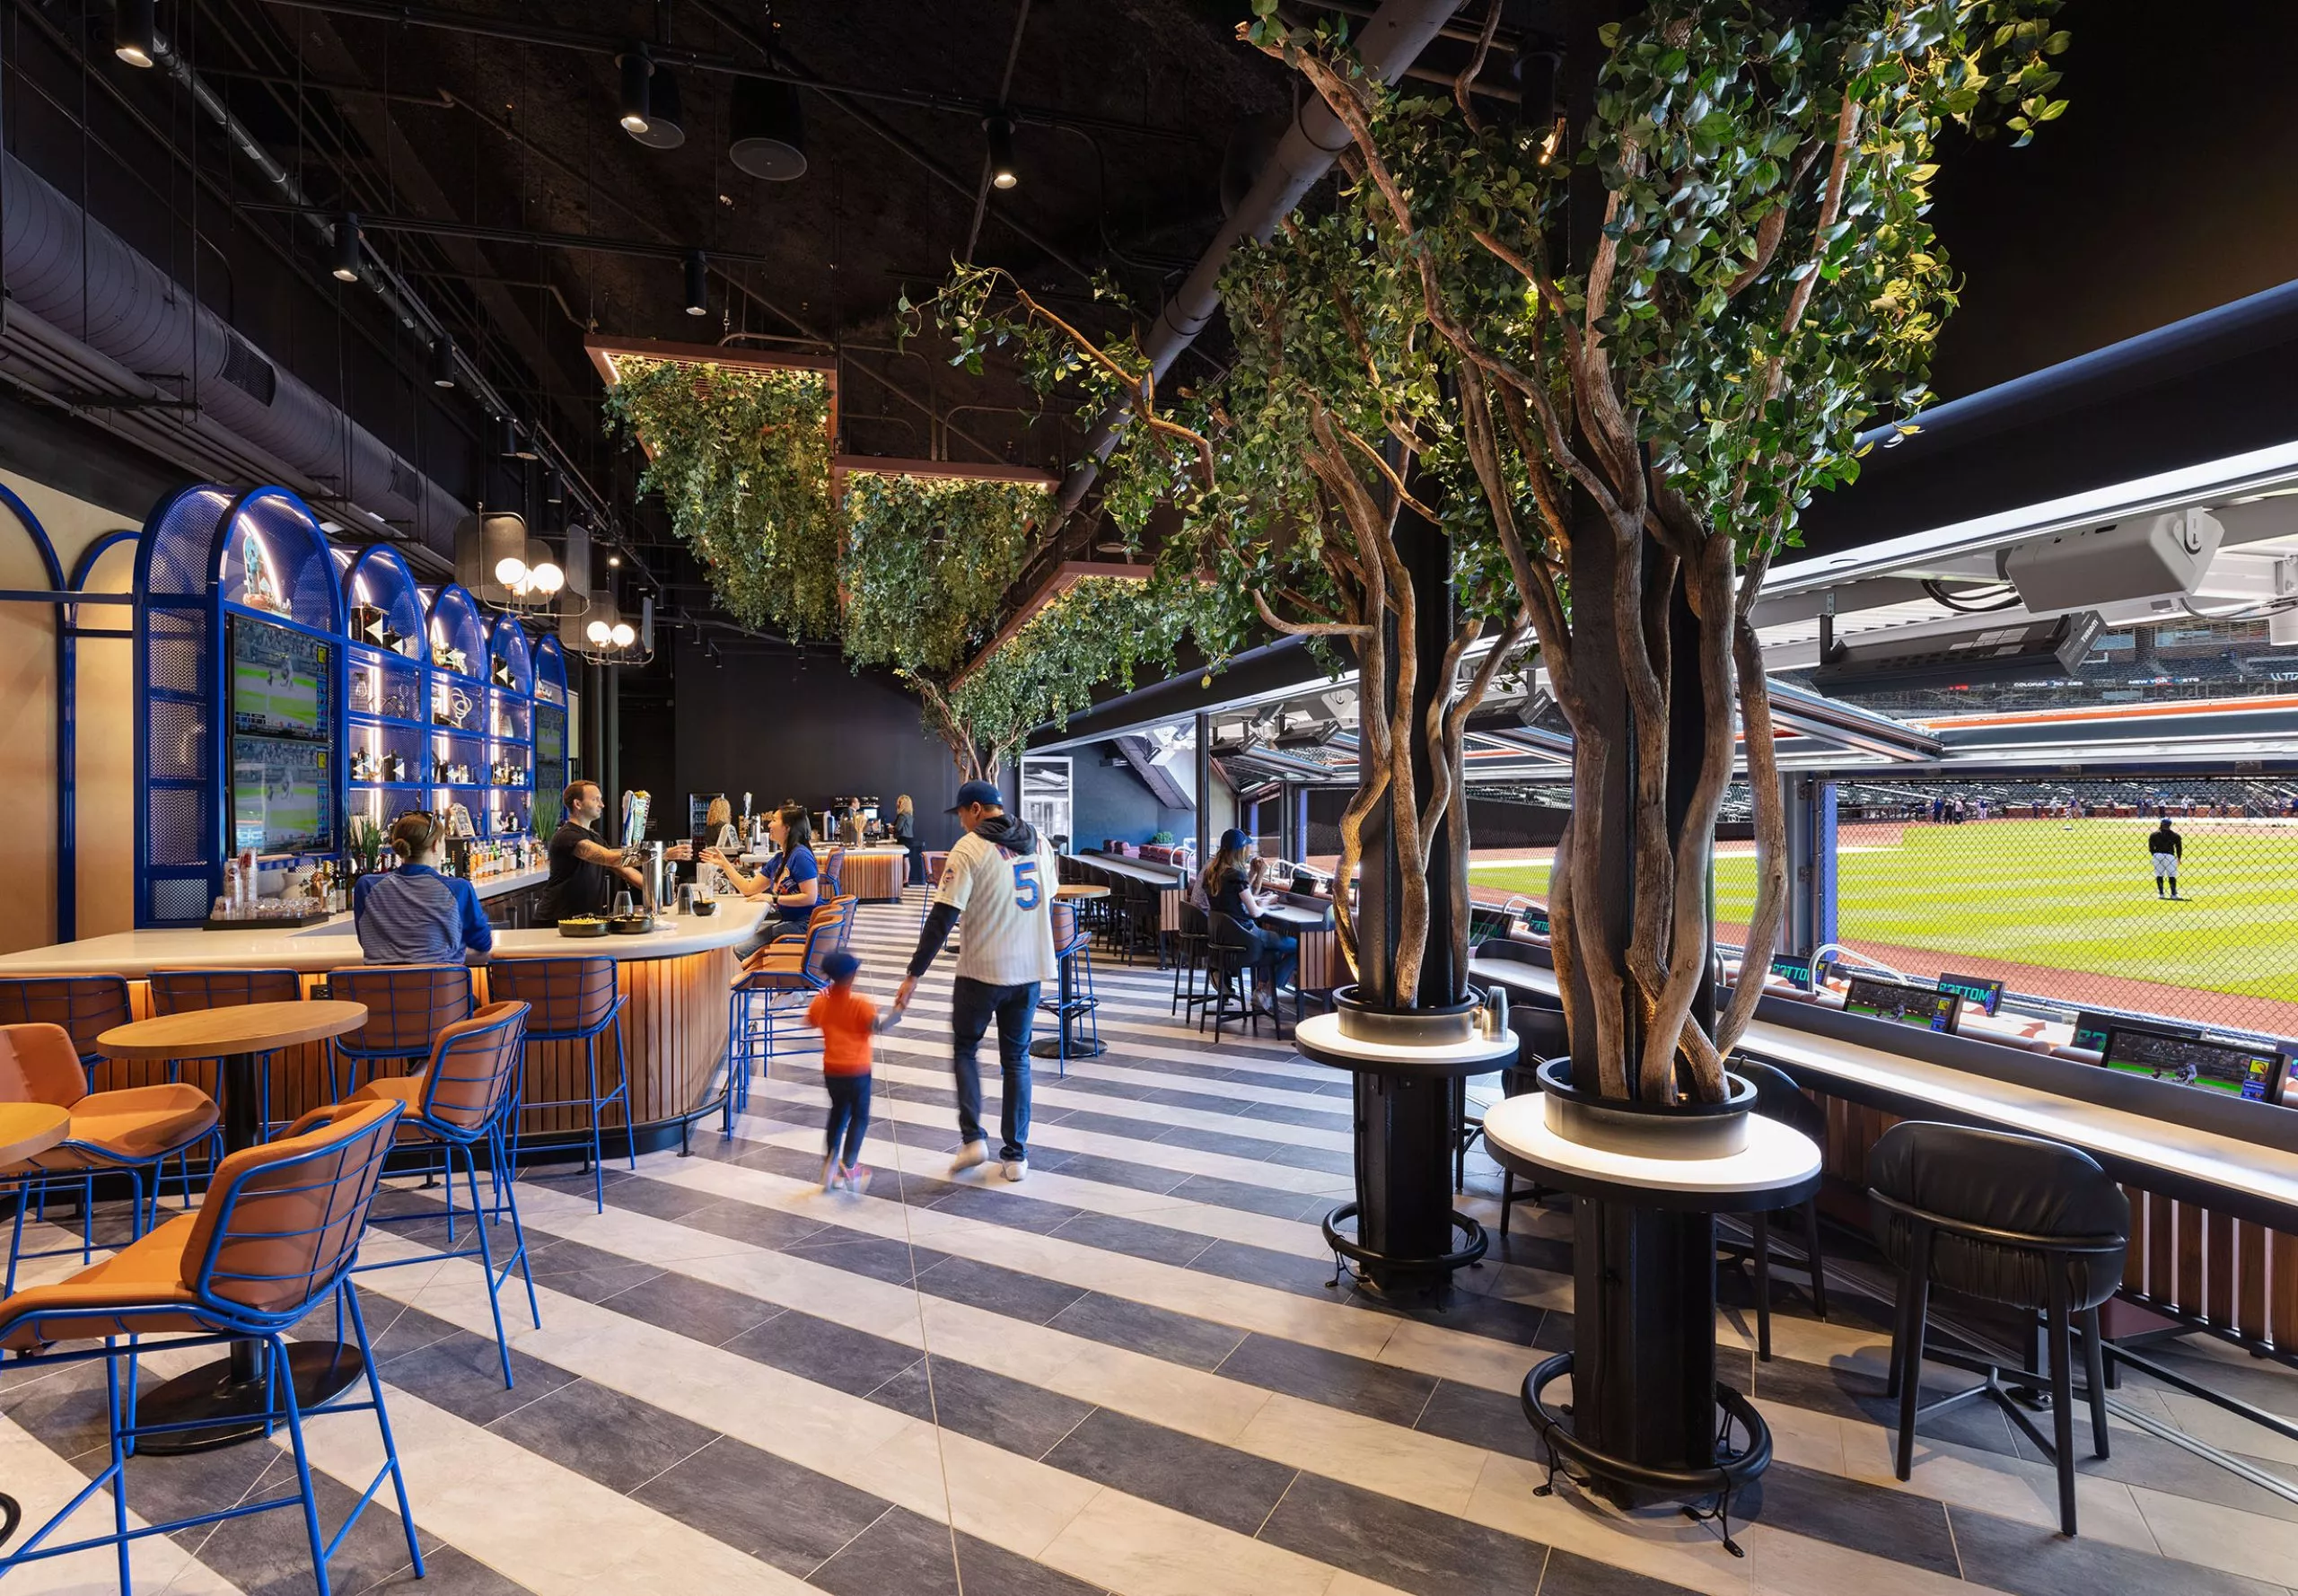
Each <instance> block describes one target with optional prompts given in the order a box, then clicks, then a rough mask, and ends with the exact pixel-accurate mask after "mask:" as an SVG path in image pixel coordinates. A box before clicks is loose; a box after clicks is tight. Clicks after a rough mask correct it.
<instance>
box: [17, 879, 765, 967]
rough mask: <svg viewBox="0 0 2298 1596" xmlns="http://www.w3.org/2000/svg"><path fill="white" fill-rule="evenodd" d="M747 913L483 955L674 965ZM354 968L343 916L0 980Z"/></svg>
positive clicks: (50, 953)
mask: <svg viewBox="0 0 2298 1596" xmlns="http://www.w3.org/2000/svg"><path fill="white" fill-rule="evenodd" d="M511 879H513V880H516V879H517V878H515V877H513V878H511ZM489 884H490V885H492V884H493V883H492V882H490V883H489ZM747 907H748V906H745V905H737V904H733V903H724V904H722V905H721V906H720V908H719V910H718V912H717V913H716V914H715V915H707V916H688V915H671V914H664V915H661V916H657V917H656V920H655V925H654V929H653V930H652V931H650V932H647V933H645V934H644V935H640V936H615V935H611V934H610V935H606V936H561V935H559V934H558V932H557V928H556V927H545V928H543V929H540V930H533V931H497V932H496V934H495V951H493V952H492V953H490V954H488V955H487V957H488V958H490V959H544V958H549V957H552V956H554V955H557V956H577V957H584V958H607V959H676V958H680V957H682V956H683V955H685V954H688V953H703V952H707V951H710V950H712V949H714V948H723V947H725V946H726V945H728V944H729V943H734V942H737V941H739V940H741V937H742V936H744V935H745V934H748V933H749V931H750V929H751V927H753V926H754V925H757V924H758V911H757V910H755V909H751V910H750V912H749V913H744V912H743V909H744V908H747ZM359 962H360V957H359V939H358V937H357V935H356V934H355V933H354V932H353V930H352V926H351V916H349V915H347V914H344V915H337V916H333V917H331V918H329V919H328V920H325V921H322V922H321V923H320V924H319V925H304V926H301V927H290V926H267V925H260V924H258V925H250V926H249V927H248V928H247V929H246V930H245V931H202V930H201V929H199V927H197V926H196V925H193V926H185V927H178V928H171V929H167V930H154V931H119V932H114V933H113V934H111V935H110V936H92V937H90V938H88V939H87V940H86V941H84V942H75V943H59V944H57V945H56V946H53V947H46V948H27V949H25V950H24V951H22V952H20V953H8V954H4V955H0V977H4V976H33V975H95V974H107V975H120V976H126V977H127V978H128V979H129V980H131V981H140V980H142V979H144V978H145V977H146V976H148V975H150V974H151V973H152V972H153V970H155V969H293V970H300V971H302V972H303V973H304V974H306V975H310V974H316V973H319V972H321V971H325V970H330V969H341V968H343V967H344V966H345V965H348V964H357V963H359Z"/></svg>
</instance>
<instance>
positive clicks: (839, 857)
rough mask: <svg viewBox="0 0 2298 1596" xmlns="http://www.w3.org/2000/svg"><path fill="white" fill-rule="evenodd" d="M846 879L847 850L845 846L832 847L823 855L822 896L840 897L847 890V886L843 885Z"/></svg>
mask: <svg viewBox="0 0 2298 1596" xmlns="http://www.w3.org/2000/svg"><path fill="white" fill-rule="evenodd" d="M845 879H846V850H845V849H844V848H832V849H830V851H829V853H827V854H825V855H822V864H821V882H822V884H821V886H820V889H819V890H820V893H821V894H822V896H824V897H826V898H837V897H839V896H841V895H842V894H843V893H844V892H845V890H846V889H845V887H844V886H843V885H842V883H843V882H844V881H845Z"/></svg>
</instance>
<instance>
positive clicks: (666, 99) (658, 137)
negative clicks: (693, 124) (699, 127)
mask: <svg viewBox="0 0 2298 1596" xmlns="http://www.w3.org/2000/svg"><path fill="white" fill-rule="evenodd" d="M623 127H625V128H626V129H627V130H628V131H629V133H630V136H631V137H633V138H635V139H636V140H637V141H638V142H639V143H640V144H643V145H645V146H646V147H647V148H648V149H650V150H675V149H677V148H678V147H679V146H680V145H682V144H684V143H686V117H685V114H684V110H683V109H682V108H681V107H680V104H679V79H678V75H677V74H676V73H674V72H672V71H671V69H670V68H669V67H667V66H657V67H655V68H654V74H653V76H652V77H651V78H649V79H648V80H647V95H646V126H645V127H644V128H635V127H631V126H630V124H629V123H628V122H627V121H625V122H624V123H623Z"/></svg>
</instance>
